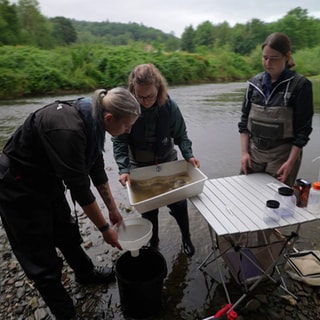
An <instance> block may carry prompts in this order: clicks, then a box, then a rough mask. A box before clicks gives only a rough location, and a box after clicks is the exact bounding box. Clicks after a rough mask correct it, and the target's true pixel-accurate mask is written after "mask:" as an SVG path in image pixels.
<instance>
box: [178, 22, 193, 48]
mask: <svg viewBox="0 0 320 320" xmlns="http://www.w3.org/2000/svg"><path fill="white" fill-rule="evenodd" d="M181 50H183V51H187V52H195V31H194V29H193V27H192V26H191V25H190V26H189V27H186V28H185V29H184V31H183V33H182V36H181Z"/></svg>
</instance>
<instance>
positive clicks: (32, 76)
mask: <svg viewBox="0 0 320 320" xmlns="http://www.w3.org/2000/svg"><path fill="white" fill-rule="evenodd" d="M315 50H318V51H315ZM319 52H320V48H315V49H312V50H311V49H310V50H305V51H304V52H303V53H301V54H302V55H304V56H308V59H307V60H305V59H303V57H301V54H300V53H299V54H298V53H297V59H296V61H298V60H299V59H300V61H303V62H301V64H300V63H298V67H297V69H296V70H297V71H298V72H301V73H303V74H305V75H307V76H311V75H317V74H320V69H319V70H316V68H320V67H319V65H318V64H317V63H316V61H317V60H316V56H317V54H318V53H319ZM314 59H315V60H314ZM140 63H153V64H155V65H156V66H157V67H158V68H159V69H160V71H161V72H162V74H163V75H164V77H165V78H166V79H167V81H168V83H169V85H182V84H192V83H202V82H203V83H205V82H232V81H245V80H247V79H248V78H249V77H251V76H252V75H253V74H255V73H257V72H259V71H261V70H262V67H261V50H259V49H258V48H257V50H255V51H254V52H253V53H252V54H251V55H250V56H248V57H243V56H240V55H239V54H236V53H234V52H228V51H227V50H223V49H221V50H216V51H215V52H213V53H205V54H191V53H186V52H171V53H168V52H161V51H159V50H153V49H152V48H149V47H142V46H139V45H132V46H130V47H129V46H105V45H93V44H90V45H74V46H69V47H61V48H56V49H52V50H43V49H38V48H35V47H32V46H2V47H0V99H12V98H17V97H23V96H28V95H39V94H51V93H61V92H76V91H86V90H93V89H96V88H99V87H103V88H107V89H109V88H112V87H115V86H127V78H128V75H129V73H130V71H131V69H132V68H133V67H134V66H135V65H137V64H140Z"/></svg>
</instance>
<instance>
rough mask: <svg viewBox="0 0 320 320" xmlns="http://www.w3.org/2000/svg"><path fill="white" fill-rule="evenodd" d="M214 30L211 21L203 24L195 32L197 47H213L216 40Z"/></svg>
mask: <svg viewBox="0 0 320 320" xmlns="http://www.w3.org/2000/svg"><path fill="white" fill-rule="evenodd" d="M213 30H214V29H213V25H212V23H211V22H210V21H205V22H203V23H201V24H200V25H199V26H198V27H197V29H196V31H195V33H196V35H195V44H196V46H200V47H201V46H206V47H208V48H211V47H213V43H214V40H215V37H214V32H213Z"/></svg>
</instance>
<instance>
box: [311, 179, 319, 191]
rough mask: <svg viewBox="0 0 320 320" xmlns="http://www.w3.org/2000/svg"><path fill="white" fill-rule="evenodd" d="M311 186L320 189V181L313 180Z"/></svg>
mask: <svg viewBox="0 0 320 320" xmlns="http://www.w3.org/2000/svg"><path fill="white" fill-rule="evenodd" d="M312 188H313V189H316V190H320V181H317V182H314V183H313V184H312Z"/></svg>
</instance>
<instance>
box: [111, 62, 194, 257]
mask: <svg viewBox="0 0 320 320" xmlns="http://www.w3.org/2000/svg"><path fill="white" fill-rule="evenodd" d="M129 91H130V92H131V93H132V94H134V95H135V97H136V98H137V100H138V101H139V103H140V106H141V116H140V117H139V119H138V120H137V121H136V123H135V124H134V125H133V127H132V130H131V132H130V133H125V134H123V135H121V136H118V137H115V138H113V139H112V140H113V151H114V157H115V160H116V162H117V164H118V167H119V174H120V179H119V181H120V182H121V184H122V185H123V186H125V185H126V182H127V181H130V169H132V168H137V167H143V166H149V165H153V164H158V163H163V162H168V161H175V160H177V150H176V149H175V148H174V146H175V145H177V146H178V147H179V149H180V151H181V154H182V156H183V158H184V159H185V160H186V161H188V162H190V163H191V164H192V165H194V166H195V167H199V165H200V163H199V161H198V159H196V158H195V157H194V155H193V152H192V147H191V145H192V142H191V141H190V139H189V138H188V135H187V129H186V125H185V121H184V119H183V116H182V114H181V112H180V109H179V107H178V106H177V104H176V103H175V101H174V100H172V99H171V98H170V96H169V95H168V92H167V84H166V81H165V79H164V77H163V76H162V75H161V73H160V72H159V70H158V69H157V68H156V67H155V66H154V65H153V64H141V65H138V66H136V67H135V68H134V69H133V70H132V72H131V73H130V75H129ZM168 208H169V209H170V214H171V215H172V216H173V217H174V218H175V220H176V221H177V223H178V225H179V228H180V231H181V235H182V248H183V252H184V253H185V254H186V255H188V256H192V255H193V254H194V252H195V249H194V246H193V244H192V242H191V237H190V230H189V217H188V209H187V201H186V200H183V201H179V202H176V203H172V204H170V205H168ZM158 213H159V210H158V209H155V210H152V211H150V212H145V213H143V214H142V216H143V217H144V218H146V219H148V220H150V221H151V223H152V225H153V234H152V238H151V240H150V246H151V247H153V248H158V243H159V226H158Z"/></svg>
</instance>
